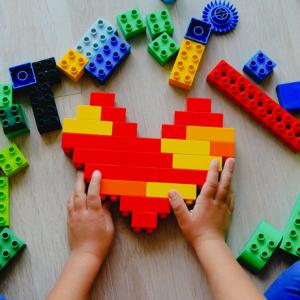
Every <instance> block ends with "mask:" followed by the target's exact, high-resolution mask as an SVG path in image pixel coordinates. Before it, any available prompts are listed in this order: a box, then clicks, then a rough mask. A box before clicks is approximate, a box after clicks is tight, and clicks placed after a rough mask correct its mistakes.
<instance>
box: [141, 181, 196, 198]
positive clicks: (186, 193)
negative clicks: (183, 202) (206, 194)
mask: <svg viewBox="0 0 300 300" xmlns="http://www.w3.org/2000/svg"><path fill="white" fill-rule="evenodd" d="M170 190H176V191H177V192H178V193H179V194H180V195H181V196H182V198H183V199H187V200H195V199H196V195H197V186H196V185H195V184H183V183H164V182H147V185H146V197H152V198H167V197H168V192H169V191H170Z"/></svg>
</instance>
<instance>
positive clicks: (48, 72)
mask: <svg viewBox="0 0 300 300" xmlns="http://www.w3.org/2000/svg"><path fill="white" fill-rule="evenodd" d="M32 67H33V71H34V73H35V76H36V80H37V83H49V84H50V85H52V84H57V83H60V82H61V78H60V73H59V71H58V69H57V66H56V61H55V58H54V57H50V58H47V59H43V60H40V61H36V62H34V63H32Z"/></svg>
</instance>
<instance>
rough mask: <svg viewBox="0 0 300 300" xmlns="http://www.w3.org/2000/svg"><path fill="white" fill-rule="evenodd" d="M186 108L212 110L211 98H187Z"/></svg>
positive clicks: (196, 110) (188, 109)
mask: <svg viewBox="0 0 300 300" xmlns="http://www.w3.org/2000/svg"><path fill="white" fill-rule="evenodd" d="M186 110H187V111H195V112H211V99H209V98H187V99H186Z"/></svg>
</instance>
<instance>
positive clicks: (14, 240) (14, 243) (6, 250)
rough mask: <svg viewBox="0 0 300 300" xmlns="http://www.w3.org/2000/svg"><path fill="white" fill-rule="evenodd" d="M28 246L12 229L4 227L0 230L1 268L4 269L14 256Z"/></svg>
mask: <svg viewBox="0 0 300 300" xmlns="http://www.w3.org/2000/svg"><path fill="white" fill-rule="evenodd" d="M25 247H26V244H25V243H24V242H23V241H22V240H21V239H19V238H18V237H17V236H16V235H15V234H14V233H13V232H12V231H11V230H10V229H8V228H4V229H3V230H2V231H1V232H0V270H2V269H3V268H4V267H5V266H6V265H7V264H8V263H9V262H10V261H11V260H12V259H13V257H14V256H15V255H16V254H17V253H18V252H20V251H21V250H22V249H24V248H25Z"/></svg>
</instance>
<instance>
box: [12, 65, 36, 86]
mask: <svg viewBox="0 0 300 300" xmlns="http://www.w3.org/2000/svg"><path fill="white" fill-rule="evenodd" d="M9 73H10V77H11V81H12V84H13V88H14V89H15V90H21V89H25V88H27V87H28V86H31V85H33V84H36V82H37V81H36V76H35V74H34V71H33V67H32V63H25V64H22V65H18V66H13V67H10V68H9Z"/></svg>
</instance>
